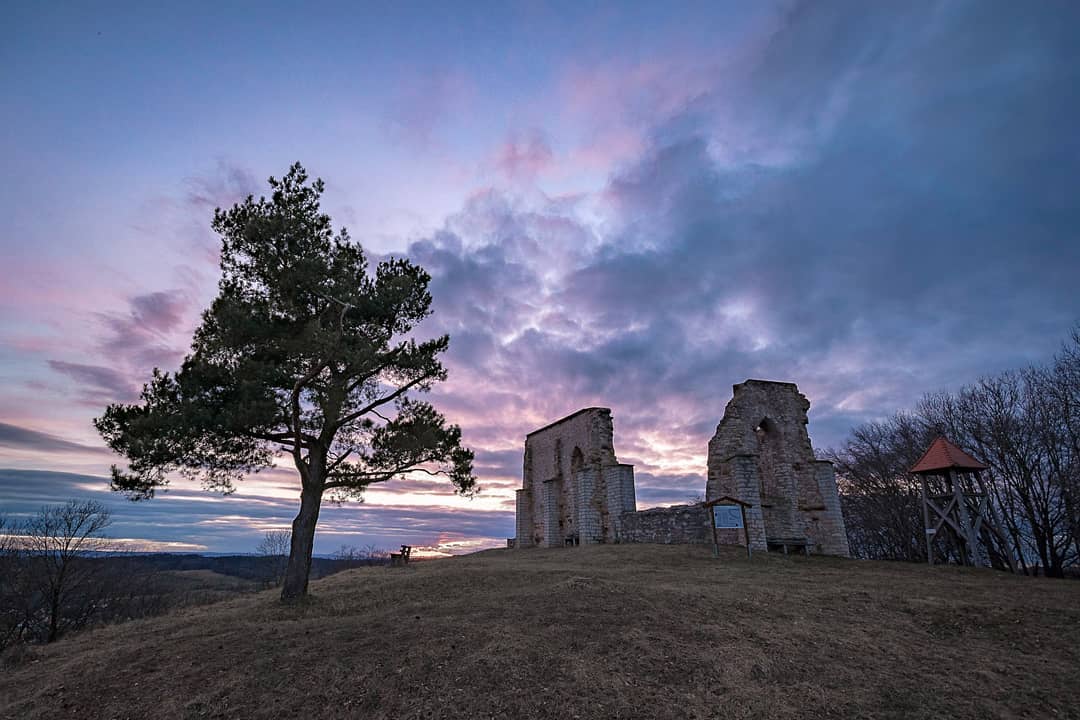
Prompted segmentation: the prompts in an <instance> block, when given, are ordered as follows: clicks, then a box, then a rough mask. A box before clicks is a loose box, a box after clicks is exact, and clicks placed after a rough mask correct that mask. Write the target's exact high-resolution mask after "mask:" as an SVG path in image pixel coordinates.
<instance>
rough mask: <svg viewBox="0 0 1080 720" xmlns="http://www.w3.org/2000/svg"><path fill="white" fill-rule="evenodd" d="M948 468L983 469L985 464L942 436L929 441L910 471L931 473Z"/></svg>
mask: <svg viewBox="0 0 1080 720" xmlns="http://www.w3.org/2000/svg"><path fill="white" fill-rule="evenodd" d="M949 469H953V470H985V469H986V466H985V465H983V464H982V463H981V462H979V461H978V460H976V459H975V458H973V457H971V456H970V455H968V454H967V453H966V452H964V451H963V450H961V449H960V448H958V447H956V446H955V445H953V444H952V443H951V442H949V441H948V440H946V439H945V438H944V437H938V438H937V439H936V440H934V442H932V443H930V447H929V448H927V449H926V452H924V453H923V456H922V457H921V458H920V459H919V462H917V463H915V467H913V468H911V472H913V473H916V474H918V473H926V474H928V475H931V474H934V473H937V472H940V471H942V470H949Z"/></svg>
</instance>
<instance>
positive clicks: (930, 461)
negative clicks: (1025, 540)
mask: <svg viewBox="0 0 1080 720" xmlns="http://www.w3.org/2000/svg"><path fill="white" fill-rule="evenodd" d="M986 469H987V467H986V465H983V464H982V463H981V462H979V461H978V460H976V459H975V458H973V457H971V456H970V455H968V454H967V453H966V452H964V451H963V450H961V449H960V448H958V447H956V446H955V445H953V444H952V443H951V442H949V441H948V440H946V439H945V438H944V437H939V438H937V439H936V440H934V442H932V443H931V444H930V447H929V448H927V450H926V452H925V453H923V456H922V458H920V459H919V462H917V463H915V466H914V467H912V468H911V472H912V473H914V474H915V475H918V476H919V480H920V482H921V492H922V506H923V527H924V530H925V533H926V562H927V563H929V564H930V565H933V564H934V540H935V538H936V537H937V534H938V532H940V530H941V529H942V528H943V527H945V526H948V527H949V528H950V529H951V530H952V531H953V532H954V533H955V534H956V538H957V540H958V541H959V543H960V559H961V561H962V562H963V563H964V564H965V565H973V566H975V567H990V558H989V555H988V554H987V552H986V548H985V547H984V546H983V543H982V541H981V538H982V530H983V528H986V529H987V530H988V531H990V532H991V533H993V534H994V535H996V536H997V538H998V539H999V540H1000V541H1001V551H1002V554H1003V555H1004V556H1005V560H1006V562H1007V563H1008V564H1009V569H1010V570H1012V571H1013V572H1014V573H1015V572H1016V560H1015V559H1014V558H1013V554H1012V550H1011V548H1010V547H1009V539H1008V538H1007V537H1006V536H1005V533H1004V532H1002V530H1001V525H1000V523H999V522H998V518H997V512H996V511H995V510H994V506H993V505H992V504H991V502H990V493H989V492H988V491H987V488H986V483H985V482H984V481H983V479H982V475H980V472H981V471H983V470H986ZM932 475H937V476H941V477H943V478H944V479H945V489H946V492H945V494H943V495H931V494H930V492H929V489H928V486H927V478H928V477H929V476H932ZM971 479H974V483H972V482H971ZM965 480H966V481H967V482H965ZM976 486H977V489H976Z"/></svg>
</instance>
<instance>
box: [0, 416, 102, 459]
mask: <svg viewBox="0 0 1080 720" xmlns="http://www.w3.org/2000/svg"><path fill="white" fill-rule="evenodd" d="M0 447H6V448H12V449H14V450H30V451H33V452H42V453H107V452H108V450H106V449H105V448H97V447H90V446H88V445H80V444H79V443H75V442H71V441H70V440H64V439H63V438H59V437H57V436H55V435H50V434H49V433H44V432H39V431H37V430H31V429H29V428H24V427H19V426H18V425H12V424H10V423H3V422H0Z"/></svg>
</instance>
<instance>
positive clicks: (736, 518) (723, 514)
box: [706, 496, 751, 558]
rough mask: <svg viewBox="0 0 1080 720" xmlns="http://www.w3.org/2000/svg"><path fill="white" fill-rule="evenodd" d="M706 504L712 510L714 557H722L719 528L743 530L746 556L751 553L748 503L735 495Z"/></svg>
mask: <svg viewBox="0 0 1080 720" xmlns="http://www.w3.org/2000/svg"><path fill="white" fill-rule="evenodd" d="M706 505H707V506H708V507H709V508H710V509H711V510H712V513H711V514H712V532H713V557H720V541H719V539H718V538H717V535H716V531H717V530H742V531H743V540H744V541H745V542H746V557H747V558H749V557H751V553H750V533H749V531H747V529H746V508H747V506H748V504H747V503H744V502H743V501H741V500H737V499H735V498H733V497H727V496H725V497H721V498H717V499H716V500H712V501H711V502H708V503H706Z"/></svg>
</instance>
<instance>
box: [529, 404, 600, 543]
mask: <svg viewBox="0 0 1080 720" xmlns="http://www.w3.org/2000/svg"><path fill="white" fill-rule="evenodd" d="M613 434H614V429H613V425H612V420H611V411H610V410H609V409H608V408H585V409H584V410H580V411H578V412H576V413H574V414H572V415H569V416H567V417H565V418H563V419H561V420H559V421H556V422H554V423H552V424H550V425H548V426H546V427H543V428H540V429H539V430H537V431H535V432H532V433H529V435H528V436H526V438H525V457H524V467H523V473H522V474H523V487H522V490H521V491H519V492H520V493H521V494H523V495H524V498H525V499H524V500H521V501H519V503H518V513H517V516H518V525H517V527H516V532H517V544H518V546H519V547H528V546H531V545H540V546H543V547H557V546H559V545H561V544H562V543H563V538H564V537H565V536H567V535H572V534H577V535H579V536H582V535H583V533H581V529H580V524H581V522H582V519H583V517H584V521H585V523H586V525H587V527H586V533H585V534H584V535H586V536H588V537H596V536H597V534H598V533H599V532H601V530H602V524H601V519H600V518H598V517H597V515H598V514H599V513H598V509H597V510H596V511H595V512H594V509H592V508H591V507H590V505H589V500H590V499H591V498H592V496H593V495H594V494H595V491H596V489H597V488H598V487H600V486H601V485H602V479H601V478H600V477H594V474H599V473H600V471H601V467H602V466H604V465H614V464H617V460H616V458H615V450H614V445H613ZM575 449H578V450H580V452H581V455H580V465H581V467H580V468H579V467H576V466H575V463H574V450H575ZM585 468H591V469H593V470H595V473H594V474H589V475H588V476H587V477H586V478H585V482H586V483H587V484H588V485H589V486H590V487H589V488H588V489H587V490H588V491H587V492H585V493H583V492H582V488H581V487H580V486H579V483H578V478H576V477H575V472H580V471H581V470H583V469H585ZM583 511H584V516H583Z"/></svg>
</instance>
